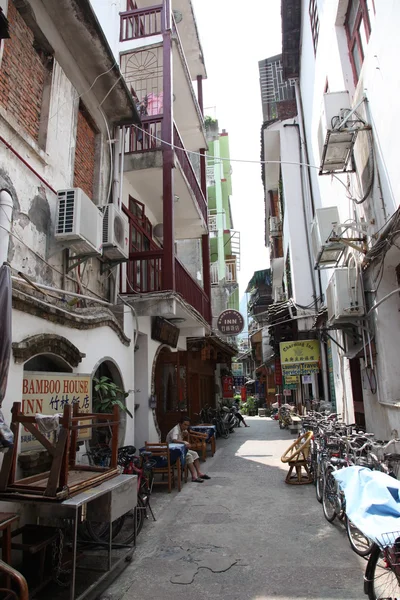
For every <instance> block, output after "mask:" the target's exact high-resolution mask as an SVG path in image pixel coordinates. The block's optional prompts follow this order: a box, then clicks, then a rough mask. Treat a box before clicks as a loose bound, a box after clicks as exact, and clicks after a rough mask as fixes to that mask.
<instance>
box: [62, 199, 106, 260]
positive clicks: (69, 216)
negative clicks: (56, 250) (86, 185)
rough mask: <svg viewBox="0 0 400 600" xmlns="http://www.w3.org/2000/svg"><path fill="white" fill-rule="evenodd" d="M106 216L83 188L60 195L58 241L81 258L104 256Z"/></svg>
mask: <svg viewBox="0 0 400 600" xmlns="http://www.w3.org/2000/svg"><path fill="white" fill-rule="evenodd" d="M102 224H103V215H102V213H101V212H100V211H99V209H98V208H97V206H96V205H95V204H93V202H92V201H91V199H90V198H89V197H88V196H86V194H85V192H84V191H83V190H81V189H80V188H70V189H67V190H59V191H58V192H57V214H56V229H55V233H54V237H55V239H56V240H57V241H60V242H66V244H67V245H68V247H69V248H70V249H71V250H73V251H74V252H75V253H76V254H80V255H92V254H97V255H101V252H102Z"/></svg>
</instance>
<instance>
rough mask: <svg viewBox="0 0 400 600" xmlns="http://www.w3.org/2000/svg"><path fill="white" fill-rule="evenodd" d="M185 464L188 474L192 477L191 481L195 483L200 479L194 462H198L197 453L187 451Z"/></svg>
mask: <svg viewBox="0 0 400 600" xmlns="http://www.w3.org/2000/svg"><path fill="white" fill-rule="evenodd" d="M186 462H187V466H188V469H189V471H190V474H191V476H192V481H195V480H196V479H198V478H199V477H200V472H199V469H198V468H197V466H196V462H197V463H198V462H199V455H198V454H197V452H193V450H188V453H187V454H186Z"/></svg>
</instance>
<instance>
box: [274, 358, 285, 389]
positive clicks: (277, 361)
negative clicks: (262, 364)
mask: <svg viewBox="0 0 400 600" xmlns="http://www.w3.org/2000/svg"><path fill="white" fill-rule="evenodd" d="M282 383H283V379H282V366H281V361H280V359H279V358H276V359H275V385H282Z"/></svg>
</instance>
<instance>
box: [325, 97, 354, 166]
mask: <svg viewBox="0 0 400 600" xmlns="http://www.w3.org/2000/svg"><path fill="white" fill-rule="evenodd" d="M350 110H351V104H350V96H349V92H347V91H345V92H330V93H326V94H324V105H323V109H322V114H321V120H320V124H319V129H318V142H319V149H320V156H321V167H320V171H319V174H320V175H328V174H330V173H343V172H345V171H346V170H348V163H349V161H350V159H351V153H352V150H353V146H354V142H355V139H356V137H357V130H353V129H350V127H348V128H347V127H346V126H344V127H343V128H342V129H338V126H339V124H340V123H341V122H342V121H343V119H344V118H345V117H346V115H347V114H348V113H349V111H350Z"/></svg>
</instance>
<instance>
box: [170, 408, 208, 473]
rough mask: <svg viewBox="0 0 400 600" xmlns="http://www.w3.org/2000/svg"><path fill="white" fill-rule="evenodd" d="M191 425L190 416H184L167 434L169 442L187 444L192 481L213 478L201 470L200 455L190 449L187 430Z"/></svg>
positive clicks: (187, 457) (187, 456)
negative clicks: (186, 439) (186, 438)
mask: <svg viewBox="0 0 400 600" xmlns="http://www.w3.org/2000/svg"><path fill="white" fill-rule="evenodd" d="M189 427H190V419H189V417H182V418H181V420H180V423H178V424H177V425H175V427H174V428H173V429H171V431H170V432H169V433H168V435H167V440H166V441H167V443H168V444H185V446H186V447H187V448H188V452H187V455H186V462H187V466H188V469H189V471H190V473H191V475H192V481H194V482H195V483H203V481H204V479H211V477H210V476H209V475H206V474H205V473H202V472H201V469H200V461H199V455H198V454H197V452H194V450H190V444H189V442H187V441H185V439H184V438H185V437H186V435H187V431H188V429H189Z"/></svg>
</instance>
